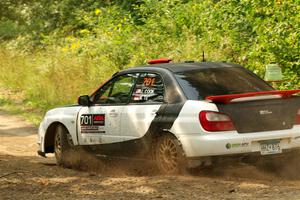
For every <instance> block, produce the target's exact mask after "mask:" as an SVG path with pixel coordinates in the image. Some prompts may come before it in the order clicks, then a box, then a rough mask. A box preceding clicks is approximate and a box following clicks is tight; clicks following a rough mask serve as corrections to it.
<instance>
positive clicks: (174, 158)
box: [155, 134, 187, 174]
mask: <svg viewBox="0 0 300 200" xmlns="http://www.w3.org/2000/svg"><path fill="white" fill-rule="evenodd" d="M155 161H156V165H157V167H158V169H159V170H160V171H161V172H162V173H164V174H178V173H183V172H185V170H186V169H187V161H186V157H185V155H184V152H183V149H182V147H181V144H180V142H179V141H178V139H177V138H175V137H174V136H172V135H169V134H168V135H163V136H161V137H160V138H158V141H157V145H156V148H155Z"/></svg>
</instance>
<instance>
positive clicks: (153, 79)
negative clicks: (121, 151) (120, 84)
mask: <svg viewBox="0 0 300 200" xmlns="http://www.w3.org/2000/svg"><path fill="white" fill-rule="evenodd" d="M164 92H165V89H164V83H163V80H162V78H161V76H160V75H158V74H155V73H141V74H140V76H139V78H138V80H137V83H136V86H135V88H134V90H133V93H132V96H131V99H130V103H129V104H128V106H126V107H125V108H124V110H123V112H124V113H123V115H122V120H121V121H122V122H121V127H122V135H123V137H124V139H125V140H131V139H139V138H141V137H143V136H144V135H145V134H146V132H147V131H148V129H149V127H150V125H151V123H152V121H153V120H154V118H155V117H157V115H158V113H157V111H158V110H159V109H160V107H161V106H162V105H163V103H164Z"/></svg>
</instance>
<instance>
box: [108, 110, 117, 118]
mask: <svg viewBox="0 0 300 200" xmlns="http://www.w3.org/2000/svg"><path fill="white" fill-rule="evenodd" d="M109 116H110V117H117V116H118V113H116V110H111V111H110V112H109Z"/></svg>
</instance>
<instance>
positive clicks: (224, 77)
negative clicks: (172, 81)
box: [175, 67, 273, 100]
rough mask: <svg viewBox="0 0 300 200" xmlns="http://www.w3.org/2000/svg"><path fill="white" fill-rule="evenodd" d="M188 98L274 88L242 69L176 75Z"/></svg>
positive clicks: (208, 70) (216, 69)
mask: <svg viewBox="0 0 300 200" xmlns="http://www.w3.org/2000/svg"><path fill="white" fill-rule="evenodd" d="M175 77H176V79H177V81H178V82H179V84H180V86H181V87H182V89H183V91H184V93H185V94H186V96H187V98H188V99H190V100H201V99H204V98H205V97H207V96H214V95H226V94H239V93H246V92H258V91H269V90H273V88H272V87H271V86H270V85H269V84H267V83H266V82H265V81H263V80H262V79H260V78H259V77H258V76H256V75H255V74H253V73H252V72H250V71H248V70H246V69H244V68H241V67H230V68H229V67H226V68H207V69H199V70H192V71H184V72H178V73H176V74H175Z"/></svg>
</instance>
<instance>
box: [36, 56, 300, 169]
mask: <svg viewBox="0 0 300 200" xmlns="http://www.w3.org/2000/svg"><path fill="white" fill-rule="evenodd" d="M169 61H170V60H169V59H157V60H152V61H150V62H149V64H151V65H147V66H142V67H135V68H131V69H126V70H123V71H121V72H118V73H116V74H114V75H113V76H112V77H111V78H110V80H108V81H107V82H105V83H104V84H103V85H102V86H100V88H99V89H98V90H96V91H95V92H94V93H93V94H92V95H90V96H88V95H84V96H80V97H79V98H78V105H72V106H66V107H60V108H55V109H52V110H50V111H48V112H47V113H46V115H45V117H44V119H43V121H42V122H41V124H40V128H39V134H38V143H39V151H38V153H39V155H41V156H45V154H47V153H55V156H56V160H57V163H58V164H61V165H65V164H66V160H67V157H68V156H70V155H69V154H67V153H66V152H67V151H68V150H70V149H72V148H74V147H80V148H83V149H85V150H86V151H88V152H91V153H94V154H95V155H98V156H106V157H107V156H108V157H109V156H111V157H126V158H143V159H154V160H155V161H156V163H157V166H158V168H159V169H160V170H162V171H163V172H167V173H175V172H178V171H180V170H182V169H183V168H186V167H191V166H192V167H195V166H197V165H201V164H207V163H209V162H211V160H212V158H215V157H218V156H224V155H246V154H259V155H261V156H265V155H269V154H279V153H284V152H285V151H289V150H293V149H296V148H299V147H300V110H299V108H300V97H298V96H295V94H296V93H299V92H300V90H286V91H277V90H274V89H273V88H272V87H271V86H270V85H269V84H268V83H266V82H265V81H264V80H262V79H260V78H259V77H258V76H256V75H255V74H253V73H252V72H250V71H248V70H247V69H245V68H243V67H242V66H240V65H236V64H229V63H218V62H192V61H188V62H183V63H169ZM74 153H76V151H74Z"/></svg>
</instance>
